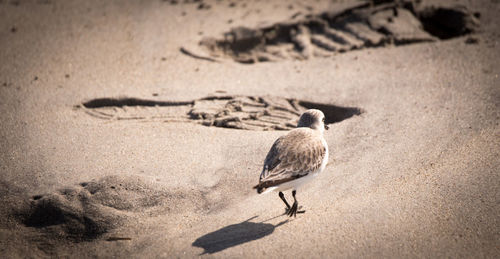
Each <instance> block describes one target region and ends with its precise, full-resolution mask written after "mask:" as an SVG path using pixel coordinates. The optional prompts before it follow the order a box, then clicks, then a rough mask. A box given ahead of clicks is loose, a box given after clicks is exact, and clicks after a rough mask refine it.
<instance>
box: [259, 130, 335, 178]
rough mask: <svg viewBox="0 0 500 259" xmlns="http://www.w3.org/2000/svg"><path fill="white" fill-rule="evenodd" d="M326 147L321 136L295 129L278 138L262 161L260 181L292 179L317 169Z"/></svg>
mask: <svg viewBox="0 0 500 259" xmlns="http://www.w3.org/2000/svg"><path fill="white" fill-rule="evenodd" d="M325 153H326V149H325V147H324V146H323V143H322V140H321V137H320V136H319V135H317V134H312V133H310V132H307V131H305V130H295V131H292V132H290V133H289V134H288V135H285V136H282V137H280V138H278V139H277V140H276V141H275V142H274V144H273V146H272V147H271V150H269V153H268V154H267V156H266V159H265V161H264V168H263V170H262V173H261V174H260V182H261V183H262V182H269V181H270V182H280V183H281V182H284V181H286V180H287V179H290V180H294V179H296V178H299V177H302V176H305V175H307V174H309V173H311V172H314V171H316V170H318V169H319V167H320V166H321V162H322V161H323V158H324V157H325Z"/></svg>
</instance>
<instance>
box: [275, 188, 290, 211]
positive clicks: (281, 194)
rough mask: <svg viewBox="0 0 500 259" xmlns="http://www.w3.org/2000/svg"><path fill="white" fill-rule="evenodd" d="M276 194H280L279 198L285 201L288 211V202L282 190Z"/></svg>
mask: <svg viewBox="0 0 500 259" xmlns="http://www.w3.org/2000/svg"><path fill="white" fill-rule="evenodd" d="M278 195H279V196H280V198H281V200H282V201H283V202H284V203H285V205H286V211H287V212H288V211H289V210H290V204H288V202H287V201H286V199H285V195H284V194H283V193H282V192H279V194H278Z"/></svg>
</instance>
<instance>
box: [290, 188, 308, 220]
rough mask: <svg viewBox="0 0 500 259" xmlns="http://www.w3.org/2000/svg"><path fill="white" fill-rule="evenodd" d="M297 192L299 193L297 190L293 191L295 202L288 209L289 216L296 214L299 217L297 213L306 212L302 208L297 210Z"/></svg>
mask: <svg viewBox="0 0 500 259" xmlns="http://www.w3.org/2000/svg"><path fill="white" fill-rule="evenodd" d="M295 194H297V191H296V190H293V191H292V196H293V204H292V207H291V208H290V209H289V210H288V216H290V217H291V216H294V217H297V213H304V212H306V211H305V210H300V211H297V209H298V206H299V203H298V202H297V198H295Z"/></svg>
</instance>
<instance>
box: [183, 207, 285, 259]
mask: <svg viewBox="0 0 500 259" xmlns="http://www.w3.org/2000/svg"><path fill="white" fill-rule="evenodd" d="M256 217H257V216H255V217H252V218H249V219H247V220H245V221H243V222H241V223H238V224H233V225H229V226H225V227H223V228H221V229H219V230H216V231H214V232H210V233H208V234H206V235H203V236H201V237H199V238H198V239H196V240H195V241H194V242H193V244H192V245H193V246H196V247H201V248H203V249H204V250H205V251H203V253H202V254H207V253H209V254H213V253H217V252H219V251H222V250H224V249H227V248H230V247H233V246H237V245H240V244H243V243H246V242H250V241H253V240H257V239H260V238H263V237H265V236H267V235H270V234H271V233H273V231H274V229H275V228H276V227H279V226H281V225H283V224H285V223H286V222H288V220H284V221H282V222H280V223H278V224H277V225H276V226H274V225H273V224H269V223H263V222H261V223H255V222H249V221H250V220H252V219H254V218H256Z"/></svg>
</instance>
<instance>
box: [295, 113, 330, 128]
mask: <svg viewBox="0 0 500 259" xmlns="http://www.w3.org/2000/svg"><path fill="white" fill-rule="evenodd" d="M297 127H308V128H311V129H315V130H319V131H321V133H323V131H325V129H326V130H328V125H326V124H325V115H324V114H323V112H322V111H320V110H317V109H310V110H307V111H305V112H304V113H302V115H300V119H299V123H298V124H297Z"/></svg>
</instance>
